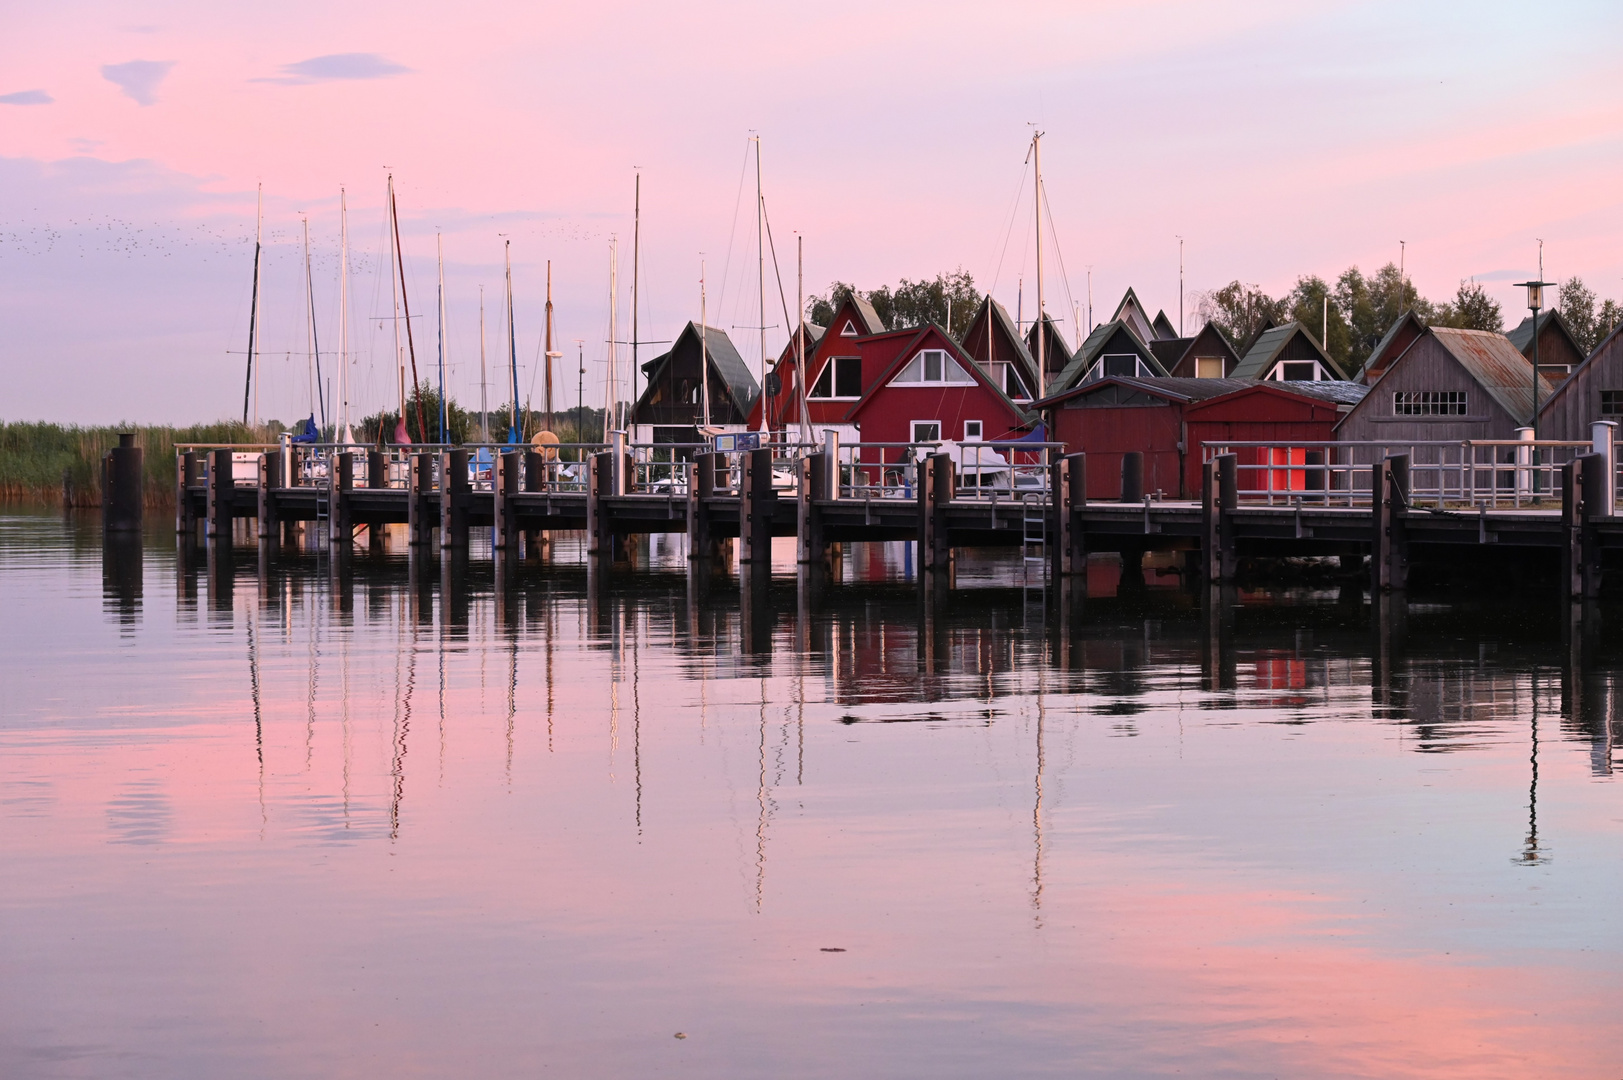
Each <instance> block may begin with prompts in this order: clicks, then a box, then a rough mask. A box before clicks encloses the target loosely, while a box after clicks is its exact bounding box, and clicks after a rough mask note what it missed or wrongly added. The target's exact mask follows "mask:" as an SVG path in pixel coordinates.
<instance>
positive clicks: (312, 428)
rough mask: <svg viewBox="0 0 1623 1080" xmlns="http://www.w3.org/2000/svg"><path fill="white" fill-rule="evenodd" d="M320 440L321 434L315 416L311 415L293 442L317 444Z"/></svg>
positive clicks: (301, 426)
mask: <svg viewBox="0 0 1623 1080" xmlns="http://www.w3.org/2000/svg"><path fill="white" fill-rule="evenodd" d="M320 438H321V432H320V431H319V430H317V428H316V417H315V414H314V413H311V414H310V419H308V420H306V421H304V423H303V424H301V425H300V427H299V431H298V433H297V434H296V435H294V436H293V440H292V441H293V442H296V443H312V442H316V441H317V440H319V439H320Z"/></svg>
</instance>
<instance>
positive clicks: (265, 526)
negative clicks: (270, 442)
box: [259, 451, 282, 540]
mask: <svg viewBox="0 0 1623 1080" xmlns="http://www.w3.org/2000/svg"><path fill="white" fill-rule="evenodd" d="M281 486H282V455H281V452H280V451H277V452H274V453H269V454H260V455H259V538H260V539H261V540H274V539H275V538H276V533H277V531H278V529H277V526H278V525H279V524H281V521H280V519H279V518H278V516H277V513H276V495H275V491H276V489H277V488H279V487H281Z"/></svg>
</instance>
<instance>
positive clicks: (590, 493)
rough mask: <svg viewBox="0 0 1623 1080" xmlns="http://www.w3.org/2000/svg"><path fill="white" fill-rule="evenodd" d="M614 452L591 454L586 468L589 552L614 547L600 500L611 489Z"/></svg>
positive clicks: (600, 552)
mask: <svg viewBox="0 0 1623 1080" xmlns="http://www.w3.org/2000/svg"><path fill="white" fill-rule="evenodd" d="M614 459H615V454H614V452H613V451H612V450H611V451H605V452H604V453H601V454H593V455H592V457H591V464H590V465H589V466H588V467H587V471H586V552H587V554H589V555H610V554H612V553H613V550H614V532H613V529H612V528H611V527H610V525H609V508H608V506H607V505H606V504H605V502H604V500H605V499H606V498H608V496H609V495H610V493H612V492H613V491H614V478H615V473H616V471H617V470H616V468H615V460H614Z"/></svg>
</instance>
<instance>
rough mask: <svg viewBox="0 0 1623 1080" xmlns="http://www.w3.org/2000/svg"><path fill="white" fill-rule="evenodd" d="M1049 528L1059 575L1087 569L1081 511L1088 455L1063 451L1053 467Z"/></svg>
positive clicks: (1085, 484)
mask: <svg viewBox="0 0 1623 1080" xmlns="http://www.w3.org/2000/svg"><path fill="white" fill-rule="evenodd" d="M1051 488H1052V490H1053V492H1054V499H1053V507H1054V509H1053V522H1052V528H1053V530H1054V536H1055V538H1056V540H1057V542H1056V543H1055V545H1054V552H1055V557H1056V559H1057V560H1058V570H1059V573H1060V574H1061V575H1065V574H1085V573H1087V571H1088V548H1087V539H1086V536H1085V534H1084V531H1083V529H1082V520H1081V518H1080V516H1079V514H1080V511H1082V510H1083V509H1085V508H1086V507H1087V505H1088V458H1087V455H1086V454H1066V455H1065V456H1064V457H1062V458H1060V459H1059V461H1058V462H1057V463H1056V464H1055V466H1054V480H1053V483H1052V485H1051Z"/></svg>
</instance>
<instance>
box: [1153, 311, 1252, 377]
mask: <svg viewBox="0 0 1623 1080" xmlns="http://www.w3.org/2000/svg"><path fill="white" fill-rule="evenodd" d="M1150 351H1151V352H1153V353H1154V354H1155V358H1156V359H1157V360H1159V361H1161V366H1162V367H1164V368H1166V370H1167V374H1168V375H1170V376H1172V377H1173V378H1193V377H1195V376H1196V375H1197V372H1196V370H1195V368H1194V361H1195V360H1196V359H1197V358H1199V359H1208V358H1210V359H1219V360H1222V361H1223V377H1224V378H1227V377H1229V376H1231V375H1232V374H1233V373H1234V369H1235V368H1237V367H1239V366H1240V354H1239V353H1237V352H1235V351H1234V346H1233V345H1231V344H1229V339H1228V338H1227V337H1225V336H1224V335H1223V331H1221V330H1219V329H1218V328H1217V326H1216V325H1215V324H1214V323H1211V322H1209V321H1208V322H1207V323H1206V325H1205V326H1202V327H1201V328H1200V332H1199V333H1197V334H1196V335H1195V336H1194V337H1187V338H1174V339H1172V340H1171V341H1152V342H1150ZM1185 366H1188V367H1189V370H1188V371H1184V370H1183V368H1184V367H1185Z"/></svg>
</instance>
